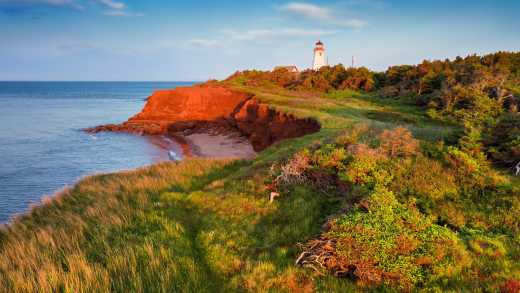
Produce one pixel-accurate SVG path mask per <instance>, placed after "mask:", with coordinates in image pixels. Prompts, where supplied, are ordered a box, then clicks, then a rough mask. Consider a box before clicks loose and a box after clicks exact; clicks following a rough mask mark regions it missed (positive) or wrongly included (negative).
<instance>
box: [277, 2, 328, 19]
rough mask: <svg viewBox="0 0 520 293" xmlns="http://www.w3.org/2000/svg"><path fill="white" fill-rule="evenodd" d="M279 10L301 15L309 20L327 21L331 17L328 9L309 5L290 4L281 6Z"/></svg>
mask: <svg viewBox="0 0 520 293" xmlns="http://www.w3.org/2000/svg"><path fill="white" fill-rule="evenodd" d="M280 10H281V11H287V12H290V13H293V14H297V15H302V16H304V17H306V18H310V19H318V20H327V19H330V18H331V17H332V15H331V11H330V9H329V8H326V7H321V6H318V5H313V4H309V3H301V2H291V3H287V4H285V5H283V6H281V7H280Z"/></svg>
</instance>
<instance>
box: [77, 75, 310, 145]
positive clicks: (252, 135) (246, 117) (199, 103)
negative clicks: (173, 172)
mask: <svg viewBox="0 0 520 293" xmlns="http://www.w3.org/2000/svg"><path fill="white" fill-rule="evenodd" d="M211 127H220V128H230V127H231V128H235V129H237V130H239V131H240V132H241V133H242V134H244V135H245V136H247V137H248V138H249V140H250V141H251V144H252V145H253V148H254V149H255V151H261V150H263V149H265V148H266V147H268V146H269V145H271V144H272V143H274V142H276V141H279V140H282V139H286V138H293V137H298V136H302V135H305V134H308V133H312V132H316V131H318V130H319V129H320V125H319V123H318V122H317V121H316V120H314V119H310V118H308V119H299V118H296V117H294V116H293V115H288V114H285V113H280V112H277V111H275V110H273V109H271V108H269V107H268V106H267V105H265V104H262V103H260V102H259V101H258V100H256V99H255V98H252V95H250V94H247V93H243V92H238V91H234V90H231V89H228V88H226V87H223V86H216V85H202V86H193V87H178V88H176V89H174V90H162V91H157V92H155V93H154V94H153V95H152V96H151V97H150V98H149V99H148V101H147V103H146V105H145V107H144V108H143V110H142V111H141V112H140V113H139V114H137V115H135V116H134V117H132V118H130V119H129V120H128V121H126V122H124V123H123V124H119V125H115V124H109V125H102V126H98V127H94V128H90V129H87V131H90V132H99V131H125V132H132V133H138V134H151V135H154V134H165V133H169V132H179V131H186V130H189V131H204V130H207V129H208V128H211Z"/></svg>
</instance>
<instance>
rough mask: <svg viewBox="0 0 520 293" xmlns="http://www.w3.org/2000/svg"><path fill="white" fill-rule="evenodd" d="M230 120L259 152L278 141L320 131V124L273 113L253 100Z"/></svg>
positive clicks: (311, 120)
mask: <svg viewBox="0 0 520 293" xmlns="http://www.w3.org/2000/svg"><path fill="white" fill-rule="evenodd" d="M232 118H233V119H232V121H233V123H234V124H235V125H236V127H237V128H238V129H239V130H240V132H242V133H243V134H244V135H246V136H247V137H248V138H249V140H250V141H251V144H252V145H253V148H254V149H255V151H261V150H263V149H265V148H267V147H268V146H270V145H271V144H273V143H275V142H277V141H279V140H283V139H287V138H294V137H299V136H303V135H306V134H309V133H313V132H317V131H319V130H320V124H319V123H318V122H317V121H316V120H314V119H312V118H306V119H300V118H296V117H294V116H293V115H291V114H286V113H281V112H278V111H275V110H274V109H271V108H269V106H267V105H266V104H262V103H260V102H259V101H258V100H257V99H255V98H251V99H248V100H247V101H246V102H245V103H244V104H243V105H242V106H241V107H240V108H239V109H238V111H237V112H236V113H234V114H233V115H232Z"/></svg>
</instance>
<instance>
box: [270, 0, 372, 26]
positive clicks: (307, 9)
mask: <svg viewBox="0 0 520 293" xmlns="http://www.w3.org/2000/svg"><path fill="white" fill-rule="evenodd" d="M278 10H279V11H282V12H288V13H291V14H293V15H296V16H301V17H304V18H306V19H310V20H317V21H320V22H322V23H327V24H332V25H338V26H345V27H350V28H354V29H360V28H362V27H364V26H365V25H366V22H364V21H362V20H360V19H357V18H346V17H339V16H338V15H336V14H335V13H334V11H333V10H332V9H331V8H329V7H325V6H319V5H315V4H310V3H303V2H290V3H287V4H285V5H282V6H280V7H278Z"/></svg>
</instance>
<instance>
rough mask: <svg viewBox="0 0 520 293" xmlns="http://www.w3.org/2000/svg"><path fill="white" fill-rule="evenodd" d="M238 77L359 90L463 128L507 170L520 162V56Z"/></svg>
mask: <svg viewBox="0 0 520 293" xmlns="http://www.w3.org/2000/svg"><path fill="white" fill-rule="evenodd" d="M238 75H240V76H243V77H245V80H246V81H247V83H248V85H253V86H254V85H258V84H260V83H262V82H271V83H275V84H277V85H278V86H281V87H283V88H286V89H290V90H305V91H318V92H330V91H338V90H339V91H341V90H354V91H361V92H366V93H371V94H375V95H377V96H379V97H383V98H387V99H400V100H403V101H406V102H410V103H414V104H416V105H418V106H420V107H423V108H424V109H425V111H427V114H428V115H429V116H431V117H432V118H436V119H439V120H444V121H450V122H453V123H457V124H459V125H461V126H462V128H463V129H464V134H463V135H462V136H461V137H460V139H459V144H460V146H461V147H463V148H464V149H465V150H466V151H468V152H470V153H472V154H474V155H475V156H478V155H479V154H482V153H483V152H484V153H485V154H486V155H487V156H488V157H489V158H491V159H492V160H494V161H495V162H498V163H502V164H506V165H511V164H513V163H515V162H517V161H520V114H519V111H520V52H517V53H513V52H497V53H493V54H488V55H485V56H478V55H470V56H467V57H464V58H463V57H457V58H455V59H454V60H449V59H446V60H435V61H429V60H425V61H423V62H422V63H420V64H417V65H397V66H391V67H389V68H388V69H387V70H386V71H384V72H375V71H371V70H369V69H367V68H365V67H357V68H354V67H349V68H347V67H345V66H343V65H342V64H338V65H335V66H325V67H322V68H320V70H318V71H314V70H305V71H303V72H300V73H292V72H289V71H288V70H287V69H285V68H277V69H276V70H273V71H244V72H241V73H239V74H238ZM233 77H237V75H235V76H233Z"/></svg>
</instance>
